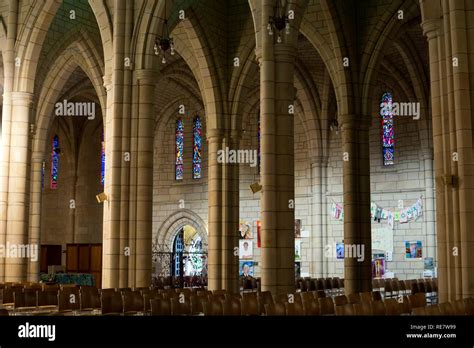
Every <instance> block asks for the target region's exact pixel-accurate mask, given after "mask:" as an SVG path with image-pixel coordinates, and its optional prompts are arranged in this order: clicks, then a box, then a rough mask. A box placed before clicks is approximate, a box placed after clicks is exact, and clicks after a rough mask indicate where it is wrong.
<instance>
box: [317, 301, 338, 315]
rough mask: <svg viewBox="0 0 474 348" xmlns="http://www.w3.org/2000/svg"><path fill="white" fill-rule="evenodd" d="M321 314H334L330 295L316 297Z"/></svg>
mask: <svg viewBox="0 0 474 348" xmlns="http://www.w3.org/2000/svg"><path fill="white" fill-rule="evenodd" d="M318 302H319V309H320V313H321V315H334V314H335V311H334V302H333V300H332V298H331V297H322V298H318Z"/></svg>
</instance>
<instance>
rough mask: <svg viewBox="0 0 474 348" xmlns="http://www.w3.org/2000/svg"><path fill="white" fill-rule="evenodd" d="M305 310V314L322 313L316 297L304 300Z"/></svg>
mask: <svg viewBox="0 0 474 348" xmlns="http://www.w3.org/2000/svg"><path fill="white" fill-rule="evenodd" d="M303 310H304V313H305V315H320V311H319V303H318V301H317V300H315V299H312V300H307V301H303Z"/></svg>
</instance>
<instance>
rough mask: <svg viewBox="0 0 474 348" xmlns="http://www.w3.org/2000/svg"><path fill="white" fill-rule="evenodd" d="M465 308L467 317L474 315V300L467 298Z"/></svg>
mask: <svg viewBox="0 0 474 348" xmlns="http://www.w3.org/2000/svg"><path fill="white" fill-rule="evenodd" d="M464 308H465V309H466V314H467V315H474V298H465V299H464Z"/></svg>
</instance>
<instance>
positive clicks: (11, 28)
mask: <svg viewBox="0 0 474 348" xmlns="http://www.w3.org/2000/svg"><path fill="white" fill-rule="evenodd" d="M8 3H9V8H8V18H7V47H5V48H4V50H3V75H4V85H3V105H2V130H1V135H0V136H1V148H0V151H1V153H0V245H5V242H6V237H7V236H6V233H7V205H8V202H7V200H8V172H9V165H10V164H9V162H10V134H11V133H10V132H11V130H10V127H11V116H12V114H11V111H12V91H13V76H14V71H15V61H14V59H15V41H16V33H17V20H18V5H19V3H18V1H16V0H9V2H8ZM4 276H5V259H4V258H0V282H2V281H4Z"/></svg>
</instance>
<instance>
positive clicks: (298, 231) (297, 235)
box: [295, 219, 301, 238]
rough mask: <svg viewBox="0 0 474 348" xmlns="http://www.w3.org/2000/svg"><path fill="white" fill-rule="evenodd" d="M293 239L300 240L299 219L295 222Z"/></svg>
mask: <svg viewBox="0 0 474 348" xmlns="http://www.w3.org/2000/svg"><path fill="white" fill-rule="evenodd" d="M295 238H301V219H296V220H295Z"/></svg>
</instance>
